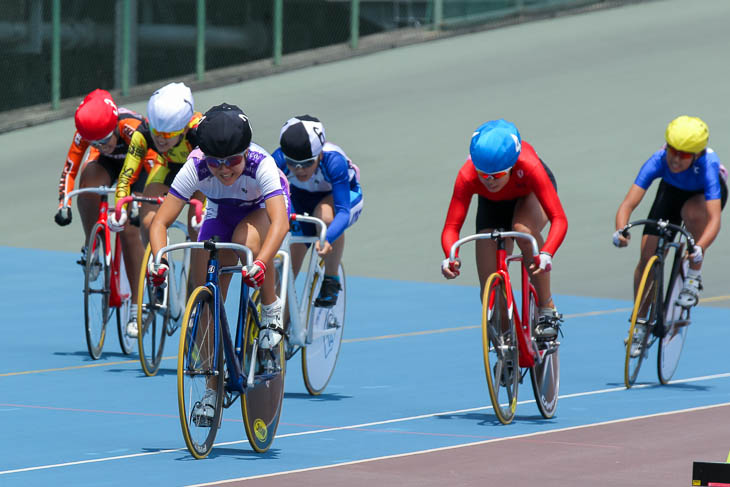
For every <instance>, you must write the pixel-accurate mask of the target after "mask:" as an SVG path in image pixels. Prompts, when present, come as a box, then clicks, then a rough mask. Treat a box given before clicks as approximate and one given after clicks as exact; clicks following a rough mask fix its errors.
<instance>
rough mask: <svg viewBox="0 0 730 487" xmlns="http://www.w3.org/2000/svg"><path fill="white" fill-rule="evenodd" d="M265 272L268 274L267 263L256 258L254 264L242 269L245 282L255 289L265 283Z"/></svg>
mask: <svg viewBox="0 0 730 487" xmlns="http://www.w3.org/2000/svg"><path fill="white" fill-rule="evenodd" d="M264 274H266V264H264V263H263V262H261V261H260V260H258V259H257V260H254V261H253V264H251V265H247V266H243V269H241V277H243V282H245V283H246V285H247V286H250V287H252V288H254V289H258V288H260V287H261V285H262V284H263V283H264Z"/></svg>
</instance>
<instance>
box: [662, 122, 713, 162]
mask: <svg viewBox="0 0 730 487" xmlns="http://www.w3.org/2000/svg"><path fill="white" fill-rule="evenodd" d="M665 137H666V139H667V144H669V145H671V146H672V147H674V148H675V149H677V150H679V151H682V152H691V153H693V154H698V153H700V152H702V151H703V150H705V148H706V147H707V139H708V138H709V137H710V129H708V128H707V124H706V123H705V122H703V121H702V120H701V119H700V118H698V117H689V116H687V115H682V116H680V117H677V118H675V119H674V120H672V121H671V122H669V125H667V132H666V134H665Z"/></svg>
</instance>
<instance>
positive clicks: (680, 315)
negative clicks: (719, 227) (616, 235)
mask: <svg viewBox="0 0 730 487" xmlns="http://www.w3.org/2000/svg"><path fill="white" fill-rule="evenodd" d="M639 225H645V226H647V225H648V226H651V227H654V228H656V229H657V231H658V232H659V240H658V242H657V248H656V251H655V252H654V255H652V256H651V258H650V259H649V261H648V262H647V263H646V266H645V267H644V271H643V273H642V275H641V281H639V287H638V288H637V290H636V297H635V299H634V307H633V309H632V311H631V318H630V323H631V325H630V327H629V336H628V337H627V338H626V353H625V356H624V357H625V358H624V385H625V386H626V388H627V389H628V388H630V387H631V386H632V385H634V383H635V382H636V378H637V376H638V375H639V369H640V368H641V364H642V363H643V361H644V359H645V358H647V357H648V355H649V349H650V348H651V346H652V345H653V344H654V342H655V341H657V340H658V341H659V352H658V354H657V374H658V376H659V382H661V383H662V384H668V383H669V381H670V380H671V379H672V376H673V375H674V372H675V371H676V370H677V366H678V365H679V356H680V355H681V354H682V348H683V347H684V342H685V340H686V339H687V327H688V325H689V324H690V308H688V307H683V306H680V305H679V304H678V303H677V298H678V297H679V292H680V291H681V290H682V287H683V286H684V278H685V275H686V272H687V269H688V268H689V260H688V259H687V257H686V255H685V244H686V245H687V247H686V248H687V249H693V248H694V246H695V241H694V238H693V237H692V235H691V234H690V233H689V232H688V231H687V229H685V228H684V226H679V225H674V224H672V223H669V222H668V221H665V220H637V221H634V222H630V223H629V224H628V225H626V226H625V227H624V228H622V229H621V230H620V231H621V233H622V234H623V236H624V237H627V236H628V234H629V230H630V229H631V228H633V227H635V226H639ZM677 233H678V234H680V238H679V241H678V242H674V241H673V240H674V235H675V234H677ZM682 240H684V241H682ZM672 250H673V251H674V253H673V255H671V251H672ZM667 262H671V263H672V265H671V270H669V273H668V274H667V273H666V271H665V264H666V263H667ZM665 283H666V284H665Z"/></svg>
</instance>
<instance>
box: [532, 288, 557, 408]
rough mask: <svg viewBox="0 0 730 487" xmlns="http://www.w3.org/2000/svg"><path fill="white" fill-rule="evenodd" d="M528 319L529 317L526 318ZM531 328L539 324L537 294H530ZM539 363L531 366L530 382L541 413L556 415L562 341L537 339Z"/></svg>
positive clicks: (533, 328)
mask: <svg viewBox="0 0 730 487" xmlns="http://www.w3.org/2000/svg"><path fill="white" fill-rule="evenodd" d="M525 319H527V318H525ZM529 320H530V321H529V323H530V330H533V331H534V330H535V326H537V303H536V302H535V296H534V295H533V294H530V312H529ZM537 350H538V353H539V357H540V360H539V363H538V360H537V359H536V360H535V365H533V366H532V367H531V368H530V382H532V392H533V393H534V394H535V403H536V404H537V409H539V410H540V414H542V417H543V418H545V419H550V418H552V417H553V416H554V415H555V410H556V409H557V408H558V392H559V391H560V343H559V342H558V341H557V339H556V340H550V341H539V340H538V341H537Z"/></svg>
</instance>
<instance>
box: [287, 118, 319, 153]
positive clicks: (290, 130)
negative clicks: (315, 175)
mask: <svg viewBox="0 0 730 487" xmlns="http://www.w3.org/2000/svg"><path fill="white" fill-rule="evenodd" d="M324 143H325V136H324V125H322V122H320V121H319V119H318V118H316V117H312V116H311V115H300V116H298V117H293V118H290V119H289V120H287V121H286V123H285V124H284V126H283V127H282V128H281V134H280V136H279V145H280V146H281V151H282V152H283V153H284V155H285V156H286V157H287V158H288V159H291V160H293V161H306V160H308V159H314V158H315V157H317V156H318V155H319V154H320V152H322V146H324Z"/></svg>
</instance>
